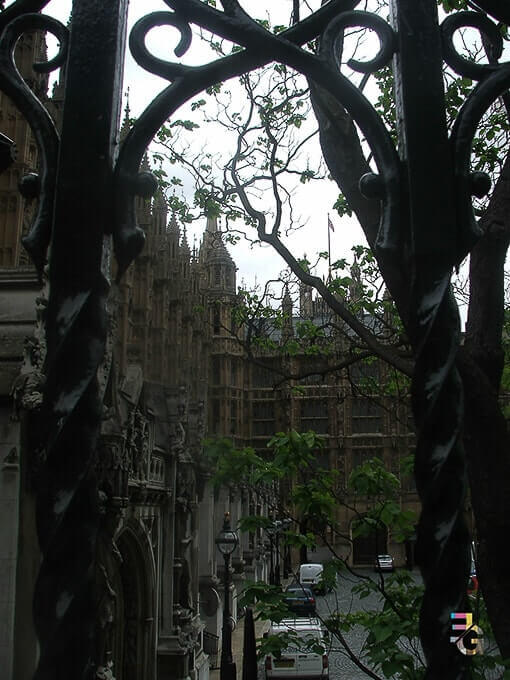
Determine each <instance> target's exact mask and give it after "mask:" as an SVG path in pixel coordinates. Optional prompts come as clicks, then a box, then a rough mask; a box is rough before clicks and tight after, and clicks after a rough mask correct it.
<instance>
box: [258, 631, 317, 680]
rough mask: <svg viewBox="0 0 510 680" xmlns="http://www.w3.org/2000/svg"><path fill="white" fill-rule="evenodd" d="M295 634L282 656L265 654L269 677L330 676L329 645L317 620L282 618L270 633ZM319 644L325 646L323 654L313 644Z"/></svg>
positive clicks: (309, 678)
mask: <svg viewBox="0 0 510 680" xmlns="http://www.w3.org/2000/svg"><path fill="white" fill-rule="evenodd" d="M289 631H294V632H295V633H296V636H297V638H296V641H295V642H294V641H293V642H292V643H291V644H289V646H288V647H286V648H285V649H283V650H282V652H281V655H280V656H279V657H278V656H275V655H273V654H269V655H268V656H266V659H265V663H264V667H265V671H266V679H267V680H273V679H274V680H285V679H286V678H289V679H290V678H297V679H299V678H303V679H304V678H306V679H307V680H315V679H316V678H324V680H328V678H329V660H328V655H327V654H326V646H325V644H324V640H323V637H322V630H321V626H320V623H319V621H318V619H315V618H306V619H304V618H303V619H283V620H282V621H280V622H279V623H272V624H271V627H270V629H269V635H278V633H288V632H289ZM312 643H317V644H318V645H320V646H321V647H322V650H323V651H322V654H319V653H317V649H315V650H314V651H312V650H311V649H310V644H312Z"/></svg>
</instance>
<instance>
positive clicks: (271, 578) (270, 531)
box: [266, 515, 275, 586]
mask: <svg viewBox="0 0 510 680" xmlns="http://www.w3.org/2000/svg"><path fill="white" fill-rule="evenodd" d="M268 519H269V521H270V522H271V524H270V525H269V526H268V527H267V529H266V532H267V535H268V536H269V585H270V586H274V585H275V577H274V559H273V558H274V554H273V553H274V534H275V526H274V522H273V515H269V516H268Z"/></svg>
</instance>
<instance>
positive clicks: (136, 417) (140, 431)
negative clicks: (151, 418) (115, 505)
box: [127, 408, 150, 481]
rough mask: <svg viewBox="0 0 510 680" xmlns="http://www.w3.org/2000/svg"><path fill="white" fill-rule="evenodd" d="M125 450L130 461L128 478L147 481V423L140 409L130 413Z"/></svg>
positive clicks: (148, 447) (148, 453)
mask: <svg viewBox="0 0 510 680" xmlns="http://www.w3.org/2000/svg"><path fill="white" fill-rule="evenodd" d="M127 448H128V451H129V459H130V470H129V472H130V476H131V477H132V478H133V479H137V480H140V481H147V471H148V466H149V456H150V450H149V449H150V446H149V422H148V420H147V418H146V417H145V416H144V414H143V413H142V412H141V410H140V409H138V408H135V409H133V410H132V411H131V414H130V418H129V422H128V438H127Z"/></svg>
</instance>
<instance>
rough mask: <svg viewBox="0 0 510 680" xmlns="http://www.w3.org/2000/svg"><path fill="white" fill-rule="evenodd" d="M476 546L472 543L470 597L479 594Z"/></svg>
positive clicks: (469, 580) (469, 581)
mask: <svg viewBox="0 0 510 680" xmlns="http://www.w3.org/2000/svg"><path fill="white" fill-rule="evenodd" d="M475 555H476V551H475V544H474V542H473V543H471V565H470V568H469V578H468V586H467V594H468V595H476V593H477V592H478V577H477V575H476V562H475Z"/></svg>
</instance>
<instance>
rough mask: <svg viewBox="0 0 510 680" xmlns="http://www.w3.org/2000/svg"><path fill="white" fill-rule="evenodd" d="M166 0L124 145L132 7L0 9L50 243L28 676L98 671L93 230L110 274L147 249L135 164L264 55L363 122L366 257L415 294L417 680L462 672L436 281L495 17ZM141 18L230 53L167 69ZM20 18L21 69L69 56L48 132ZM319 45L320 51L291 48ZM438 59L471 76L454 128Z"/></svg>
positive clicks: (451, 261)
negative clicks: (372, 218)
mask: <svg viewBox="0 0 510 680" xmlns="http://www.w3.org/2000/svg"><path fill="white" fill-rule="evenodd" d="M164 3H165V4H166V5H167V7H168V8H169V10H170V11H161V12H154V13H151V14H148V15H147V16H145V17H143V18H142V19H140V20H139V21H138V22H137V23H136V24H135V26H134V27H133V29H132V31H131V34H130V36H129V47H130V50H131V53H132V55H133V56H134V58H135V60H136V61H137V62H138V64H139V65H140V66H141V67H142V68H144V69H145V70H147V71H150V72H151V73H154V74H157V75H159V76H160V77H162V78H164V79H166V80H167V81H169V85H168V87H167V88H166V89H164V90H163V91H162V92H161V93H160V94H159V95H158V96H157V97H156V98H155V99H154V101H152V102H151V103H150V104H149V105H148V106H147V108H146V109H145V111H144V112H143V113H142V114H141V115H140V116H139V118H138V120H137V121H136V123H135V124H134V126H133V127H132V129H131V130H130V132H129V134H128V135H127V137H126V139H125V140H124V141H123V143H122V145H121V146H120V148H119V147H118V121H119V109H120V97H121V83H122V64H123V59H124V48H125V41H126V16H127V4H128V3H127V0H110V1H109V2H103V0H74V2H73V13H72V21H71V22H70V27H69V28H66V27H65V26H63V25H62V24H61V23H59V22H57V21H55V20H54V19H51V18H49V17H46V16H44V15H42V14H39V13H38V12H40V11H41V10H43V9H44V7H45V6H46V5H47V4H48V0H17V2H14V3H13V4H12V5H10V6H9V7H8V8H7V9H5V10H3V11H2V12H1V13H0V31H1V35H0V88H1V89H2V91H3V92H5V93H6V94H7V95H8V96H9V97H11V99H12V100H13V101H14V103H15V104H16V105H17V106H18V108H19V109H20V110H21V111H22V113H23V114H24V116H25V117H26V118H27V120H28V122H29V124H30V126H31V128H32V130H33V132H34V134H35V137H36V141H37V144H38V148H39V157H40V163H41V165H40V172H39V178H38V184H37V190H38V192H39V207H38V212H37V215H36V218H35V222H34V224H33V227H32V230H31V232H30V234H29V235H28V236H27V238H26V239H25V240H24V244H25V247H26V248H27V250H28V251H29V253H30V254H31V256H32V258H33V261H34V263H35V264H36V266H37V268H38V269H39V271H41V270H42V267H43V266H44V263H45V261H46V257H47V255H48V253H47V251H48V246H51V248H50V255H49V279H50V297H49V304H48V309H47V313H46V335H47V348H48V354H47V359H46V367H45V372H46V385H45V392H44V405H43V413H42V417H41V432H40V441H41V447H42V450H43V453H44V459H45V464H44V470H43V473H42V478H41V479H40V482H39V486H38V494H37V527H38V533H39V540H40V545H41V550H42V554H43V561H42V564H41V568H40V572H39V577H38V581H37V587H36V593H35V598H34V622H35V627H36V631H37V635H38V637H39V641H40V650H41V655H40V661H39V667H38V670H37V672H36V676H35V677H36V678H37V679H38V680H42V679H43V678H44V679H48V680H49V679H50V678H51V679H52V680H53V679H55V678H64V677H66V678H90V677H92V675H93V674H94V667H95V663H96V660H95V659H94V622H95V610H94V602H95V600H94V596H93V595H94V587H93V574H94V564H95V543H96V537H97V532H98V527H99V524H100V512H99V509H98V502H97V485H96V481H95V478H94V474H93V459H94V455H95V449H96V441H97V435H98V428H99V423H100V412H101V409H100V406H101V404H100V399H99V395H98V389H97V385H96V371H97V368H98V365H99V363H100V362H101V359H102V357H103V353H104V345H105V334H106V313H105V298H106V294H107V291H108V281H107V276H106V274H107V272H105V271H103V266H104V262H105V260H107V259H108V258H107V255H108V244H107V243H106V242H105V239H104V236H105V235H108V234H112V237H113V248H114V251H115V256H116V258H117V264H118V272H119V276H121V275H122V273H123V272H124V271H125V269H126V267H127V266H129V264H130V262H131V261H132V260H133V258H135V257H136V255H137V254H138V253H139V252H140V250H141V248H142V246H143V241H144V235H143V232H142V231H141V230H140V229H139V227H138V226H137V225H136V220H135V205H134V198H135V195H136V194H142V195H147V194H150V193H151V191H153V190H154V188H155V185H154V181H153V179H152V178H151V177H150V176H149V175H147V173H141V174H139V167H140V163H141V161H142V157H143V154H144V152H145V150H146V148H147V146H148V144H149V143H150V141H151V140H152V138H153V137H154V135H155V134H156V132H157V131H158V129H159V128H160V126H161V125H162V124H163V123H164V122H165V121H166V120H167V119H168V118H169V117H171V116H172V115H173V114H174V113H175V112H176V111H177V110H178V109H179V107H180V106H181V105H182V104H184V103H185V102H186V101H188V100H189V99H190V98H191V97H193V96H195V95H197V94H198V93H200V92H201V91H202V90H204V89H206V88H208V87H210V86H212V85H214V84H215V83H217V82H220V81H225V80H227V79H229V78H233V77H236V76H239V75H242V74H244V73H246V72H248V71H250V70H252V69H254V68H256V67H259V66H262V65H264V64H267V63H268V62H271V61H278V62H281V63H284V64H286V65H288V66H289V67H292V68H294V69H295V70H297V71H299V72H301V73H303V74H304V75H306V77H307V78H308V79H310V80H312V81H314V82H315V83H316V84H318V85H320V86H321V87H322V88H324V89H325V90H327V91H328V92H329V93H330V94H331V95H332V96H333V97H335V98H336V99H337V101H338V102H339V103H340V104H341V105H342V106H343V107H344V108H345V109H346V110H347V112H348V113H349V114H350V116H351V117H352V119H353V120H354V121H355V122H356V124H357V125H358V126H359V128H360V129H361V131H362V133H363V135H364V136H365V138H366V141H367V143H368V144H369V146H370V148H371V152H372V154H373V158H374V161H375V164H376V165H377V174H375V173H372V174H369V175H366V176H364V177H363V178H360V182H361V188H362V191H363V192H364V193H365V194H366V195H367V196H370V197H372V198H377V199H378V200H379V201H380V205H381V220H380V225H379V233H378V236H377V242H376V254H377V257H378V259H379V261H380V262H382V263H386V264H388V266H392V265H394V264H395V263H398V266H399V267H401V268H403V273H404V276H405V277H406V278H407V280H408V282H409V289H410V294H409V299H408V300H407V301H406V304H405V305H403V307H402V309H401V310H400V311H401V315H402V318H403V319H404V322H405V324H406V327H407V330H408V332H409V336H410V338H411V341H412V344H413V347H414V350H415V355H416V374H415V377H414V381H413V395H414V399H413V402H414V411H415V417H416V422H417V425H418V446H417V462H416V481H417V488H418V490H419V493H420V498H421V502H422V514H421V519H420V525H419V528H418V543H417V548H416V549H417V556H418V559H419V563H420V566H421V569H422V573H423V577H424V582H425V596H424V601H423V609H422V612H421V639H422V645H423V649H424V651H425V655H426V658H427V664H428V671H427V676H426V677H427V678H448V679H449V680H454V679H457V678H466V677H468V670H467V665H466V664H467V660H466V659H465V658H463V657H462V656H461V655H460V654H458V652H457V650H456V649H455V647H454V645H451V644H450V642H449V634H450V631H449V615H450V612H452V611H455V610H458V609H459V608H461V607H462V603H463V601H464V595H465V583H466V579H465V576H466V575H467V568H468V566H467V565H468V536H467V531H466V529H465V526H464V522H463V518H462V508H463V502H464V494H465V472H464V461H463V454H462V448H461V443H460V440H459V434H460V429H461V426H462V386H461V383H460V380H459V377H458V375H457V372H456V369H455V366H454V362H455V355H456V351H457V348H458V345H459V322H458V312H457V308H456V304H455V301H454V300H453V298H452V295H451V292H450V276H451V272H452V268H453V267H454V266H455V265H456V264H457V263H458V262H459V261H460V260H461V259H462V257H464V256H465V255H466V253H467V252H468V251H469V250H470V248H471V247H472V245H473V244H474V242H475V240H476V238H477V236H478V232H477V227H476V222H475V220H474V217H473V211H472V206H471V197H472V194H483V192H484V191H486V190H487V189H488V186H487V183H486V178H485V177H483V176H480V175H473V174H471V172H470V167H469V154H470V148H471V142H472V140H473V137H474V134H475V130H476V127H477V125H478V123H479V121H480V119H481V117H482V116H483V114H484V112H485V111H486V110H487V108H488V107H489V106H490V105H491V104H492V103H493V102H494V101H495V100H496V98H497V97H499V96H500V95H501V94H502V93H503V92H505V91H506V90H507V89H508V88H509V87H510V66H508V65H505V64H503V65H499V64H498V62H497V46H498V45H497V43H498V38H497V35H496V32H495V30H494V24H493V22H491V21H490V19H489V18H488V17H487V16H485V15H484V16H483V17H481V16H480V15H479V14H478V13H473V12H460V13H458V14H456V15H453V17H452V18H451V19H447V20H446V21H444V22H443V24H442V26H440V25H439V22H438V17H437V6H436V2H435V0H421V1H420V2H419V3H417V2H416V0H391V2H390V5H391V14H392V19H391V25H390V24H387V23H386V22H384V21H383V20H382V19H381V18H380V17H376V16H374V15H372V14H368V13H366V12H361V11H356V10H355V8H356V7H357V6H358V5H359V2H358V1H357V0H330V2H327V3H326V4H324V5H323V6H322V7H321V9H319V10H318V11H316V12H314V13H313V14H312V15H311V16H309V17H308V18H306V19H304V20H303V21H300V22H298V23H296V24H295V25H293V26H292V27H291V28H289V29H287V30H286V31H283V32H282V33H281V34H279V35H274V34H271V33H270V32H268V31H267V30H265V28H264V27H262V26H261V25H260V24H258V23H257V22H255V21H254V20H253V19H252V18H250V17H249V16H248V15H247V14H246V13H245V12H244V11H243V10H242V8H241V7H240V5H239V4H238V2H237V1H236V0H221V5H222V7H223V10H220V9H215V8H213V7H212V6H210V5H209V4H208V3H205V2H201V1H200V0H164ZM295 4H296V3H295ZM477 4H478V5H479V6H482V7H483V6H484V4H485V3H484V2H482V1H480V2H478V3H477ZM501 4H502V3H494V2H493V1H491V0H487V5H490V10H491V12H492V15H493V16H494V17H495V18H496V19H500V20H501V21H505V20H507V21H508V17H507V16H505V15H508V10H507V9H505V8H504V7H500V5H501ZM494 5H496V6H494ZM465 25H469V26H473V25H475V26H477V27H478V28H479V29H480V30H481V31H483V33H484V35H485V36H486V37H488V39H489V40H492V41H493V43H494V46H495V50H493V53H494V54H496V59H495V60H493V63H491V64H489V65H486V66H480V65H478V66H476V67H475V66H474V65H473V64H471V63H470V62H469V63H467V62H466V60H465V59H464V58H463V57H461V56H460V55H458V54H457V53H456V51H455V47H454V45H453V41H452V32H453V31H454V30H456V29H457V28H459V27H460V26H465ZM155 26H173V27H175V28H176V29H177V30H178V31H179V32H180V36H181V37H180V41H179V44H178V45H177V47H176V49H175V54H176V57H177V58H180V57H182V56H183V55H184V54H185V53H186V51H187V50H188V48H189V46H190V44H191V41H192V38H193V33H192V27H193V26H197V27H200V28H203V29H206V30H208V31H211V32H212V33H214V34H216V35H218V36H220V37H221V38H224V39H227V40H230V41H232V42H233V43H234V44H236V45H239V46H240V47H241V48H242V49H240V50H239V51H238V52H236V53H235V54H232V55H230V56H225V57H222V58H218V59H216V60H214V61H212V62H210V63H206V64H204V65H202V66H199V67H196V66H195V67H191V66H185V65H183V64H182V63H180V62H179V61H165V60H162V59H160V58H156V57H155V56H153V55H152V54H151V53H150V52H149V50H148V49H147V47H146V45H145V36H146V35H147V33H148V31H149V30H150V29H152V28H153V27H155ZM352 26H355V27H357V26H359V27H368V28H370V29H371V30H373V31H375V32H376V33H377V35H378V37H379V40H380V49H379V52H378V54H377V55H376V57H375V58H374V59H372V60H371V61H369V62H364V63H361V62H358V61H352V62H351V63H350V66H351V68H353V69H354V70H357V71H360V72H364V73H369V72H372V71H375V70H376V69H379V68H381V67H382V66H385V65H387V64H389V63H390V62H392V61H393V70H394V78H395V83H396V92H397V110H398V115H397V119H398V126H399V135H400V137H401V144H400V145H399V149H398V150H397V147H396V145H395V144H394V142H393V140H392V137H391V135H390V133H389V131H388V130H387V129H386V128H385V126H384V124H383V121H382V120H381V118H380V116H379V115H378V113H377V112H376V111H375V109H374V108H373V106H372V105H371V103H370V102H369V101H368V99H366V98H365V96H364V95H363V94H362V92H360V91H359V90H358V89H357V88H356V87H355V86H354V85H353V84H352V83H351V82H350V81H349V80H348V79H347V78H346V77H345V76H344V75H343V74H342V73H341V72H340V69H339V67H338V65H337V63H336V58H335V54H336V50H335V45H336V44H337V41H339V40H341V39H342V36H343V32H344V30H345V29H346V28H347V27H352ZM34 29H38V30H44V31H49V32H51V33H53V34H54V35H55V36H56V37H57V38H58V39H59V41H60V50H59V53H58V55H57V57H56V58H55V59H54V60H52V61H51V62H49V63H47V64H39V65H35V68H36V69H39V70H45V71H49V70H51V69H54V68H57V67H58V66H61V65H63V64H65V71H66V81H65V101H64V117H63V124H62V132H61V135H60V136H59V135H58V134H57V132H56V130H55V126H54V124H53V122H52V120H51V118H50V116H49V114H48V113H47V111H46V110H45V108H44V106H43V105H42V104H41V102H40V101H39V100H38V99H37V98H36V97H35V95H34V94H33V93H32V92H31V91H30V89H29V88H28V86H27V85H26V84H25V83H24V81H23V79H22V78H21V76H20V75H19V73H18V71H17V69H16V67H15V64H14V61H13V56H12V55H13V48H14V45H15V42H16V40H17V38H18V36H20V35H21V34H22V33H23V32H24V31H27V30H34ZM318 37H320V52H319V53H318V54H315V53H312V52H311V51H309V50H307V49H305V48H304V47H303V46H306V44H307V43H309V42H310V41H313V40H315V39H316V38H318ZM443 59H444V60H446V62H447V63H448V64H449V65H450V66H451V68H452V69H454V70H456V71H457V72H459V73H461V74H464V73H465V74H469V77H470V78H473V79H475V80H476V81H478V85H477V86H476V87H475V89H474V90H473V92H472V94H471V95H470V96H469V97H468V99H467V101H466V102H465V104H464V105H463V106H462V108H461V109H460V112H459V114H458V118H457V121H456V123H455V125H454V127H453V131H452V132H451V134H449V133H448V130H447V126H446V116H445V101H444V93H443V84H442V68H443ZM98 74H100V75H98ZM418 74H419V76H420V78H419V79H418V77H417V76H418ZM418 80H419V82H418ZM6 162H8V159H7V161H6ZM4 165H5V164H4ZM431 196H433V200H432V201H431V200H430V197H431ZM105 255H106V257H105Z"/></svg>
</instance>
